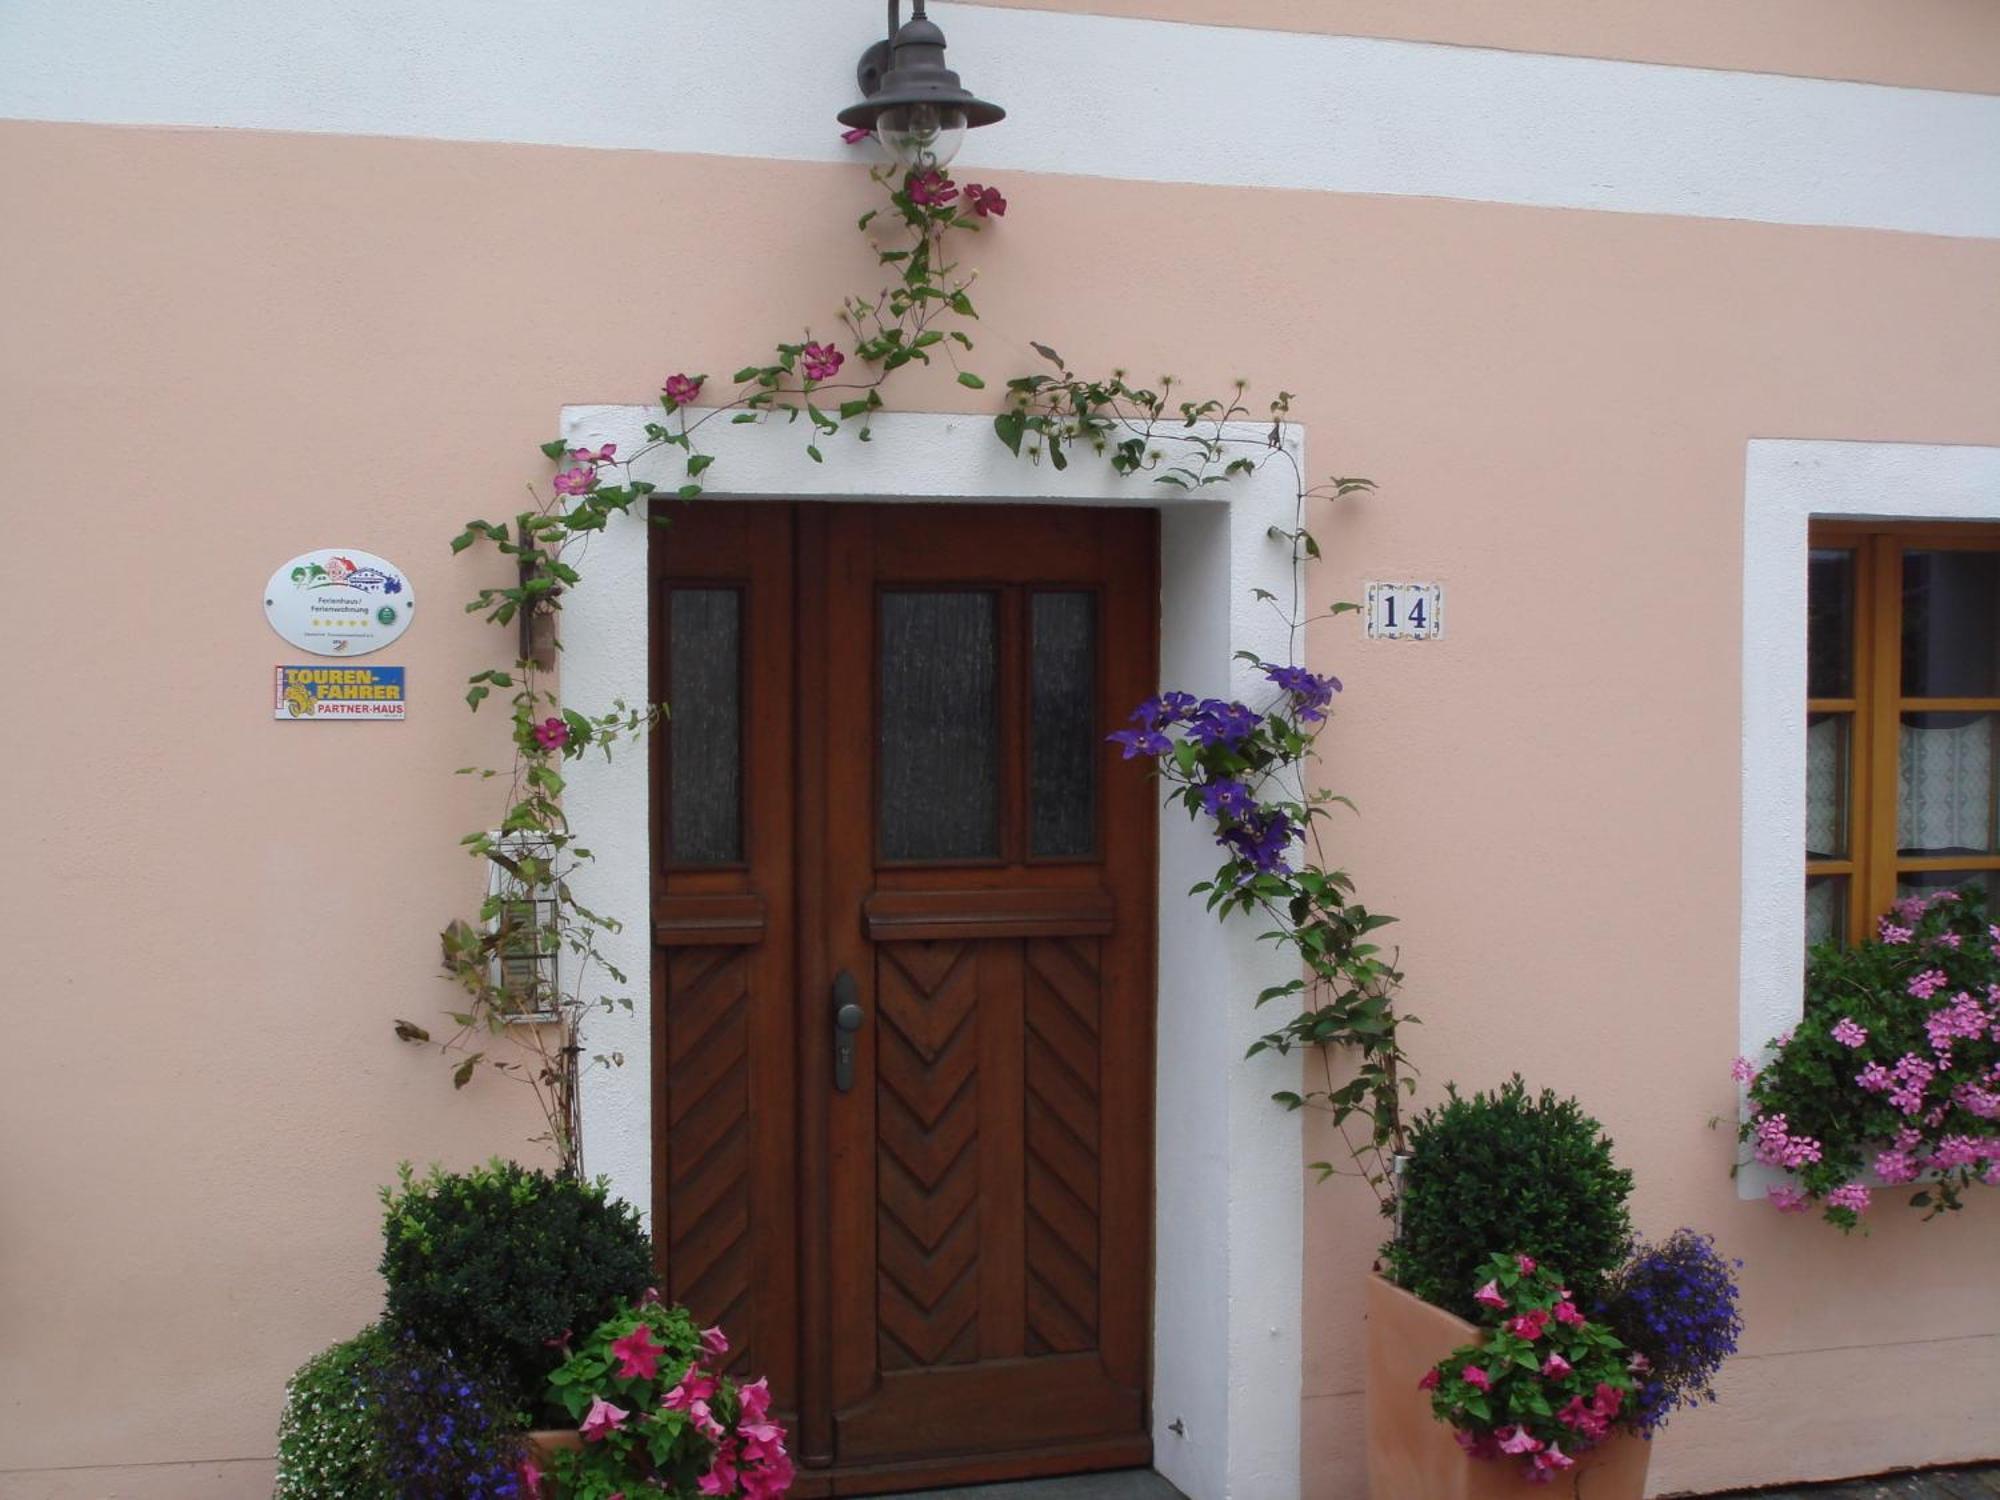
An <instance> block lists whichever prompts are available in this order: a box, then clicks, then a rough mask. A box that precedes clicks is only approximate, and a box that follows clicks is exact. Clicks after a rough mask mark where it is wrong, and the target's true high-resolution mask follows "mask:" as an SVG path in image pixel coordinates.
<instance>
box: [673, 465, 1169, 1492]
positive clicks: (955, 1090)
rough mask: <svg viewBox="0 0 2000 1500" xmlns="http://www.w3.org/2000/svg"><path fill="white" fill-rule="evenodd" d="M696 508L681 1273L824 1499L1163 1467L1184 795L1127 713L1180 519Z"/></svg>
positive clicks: (682, 580)
mask: <svg viewBox="0 0 2000 1500" xmlns="http://www.w3.org/2000/svg"><path fill="white" fill-rule="evenodd" d="M672 517H673V521H672V525H671V526H670V527H667V528H664V529H662V530H660V531H658V532H657V533H656V536H655V540H654V544H653V571H654V620H653V641H654V664H655V682H656V688H657V693H658V696H659V697H660V698H662V699H664V700H665V701H666V702H667V703H669V705H670V707H671V715H672V717H671V720H670V727H669V728H668V730H667V732H666V733H665V734H663V735H662V736H660V737H659V741H658V744H657V748H656V751H655V757H654V775H655V779H656V791H657V795H656V797H655V799H654V803H655V807H656V808H657V810H658V815H657V820H656V827H655V829H654V831H653V834H654V848H655V871H656V874H655V909H654V929H655V936H656V942H657V947H656V962H655V973H654V989H653V993H654V1005H655V1013H654V1018H653V1020H654V1025H653V1037H654V1055H653V1059H652V1063H653V1076H654V1084H655V1088H654V1122H655V1123H654V1160H655V1172H654V1176H655V1184H654V1200H653V1201H654V1219H655V1223H654V1231H655V1237H656V1242H657V1245H658V1249H659V1254H660V1259H661V1269H662V1275H663V1278H664V1280H665V1283H666V1286H667V1288H668V1289H669V1291H670V1292H671V1294H672V1295H673V1296H675V1297H676V1298H678V1299H680V1300H683V1301H685V1302H687V1303H688V1304H689V1305H690V1306H691V1307H692V1308H693V1309H694V1311H695V1312H696V1313H697V1314H698V1315H699V1316H700V1317H702V1318H703V1319H704V1320H708V1319H716V1320H719V1321H721V1322H722V1323H723V1325H724V1327H725V1328H726V1329H728V1331H729V1332H730V1333H731V1335H732V1337H733V1338H734V1339H735V1340H736V1341H737V1346H738V1353H737V1365H736V1368H737V1369H738V1370H740V1371H744V1372H765V1373H768V1374H769V1375H770V1376H771V1379H772V1386H773V1389H774V1390H775V1391H776V1392H777V1393H778V1398H779V1401H780V1403H781V1405H782V1407H783V1408H784V1409H785V1411H786V1413H787V1416H788V1420H789V1422H790V1425H791V1426H792V1430H793V1447H794V1450H795V1453H796V1455H797V1457H798V1460H799V1465H800V1471H801V1479H800V1484H799V1487H798V1489H797V1490H796V1491H795V1493H797V1494H800V1495H814V1494H819V1495H834V1494H867V1493H871V1492H874V1491H877V1490H882V1489H891V1488H898V1487H909V1486H915V1485H918V1484H924V1485H929V1484H936V1483H943V1482H959V1481H969V1480H977V1479H990V1478H1001V1477H1006V1476H1009V1475H1016V1474H1032V1473H1050V1472H1062V1471H1065V1470H1082V1469H1089V1468H1104V1467H1115V1466H1120V1465H1127V1464H1138V1463H1144V1462H1146V1461H1147V1460H1148V1459H1149V1457H1150V1446H1149V1442H1148V1439H1147V1431H1148V1427H1147V1414H1146V1390H1147V1384H1148V1331H1147V1325H1148V1318H1149V1316H1150V1306H1151V1301H1152V1250H1151V1217H1152V1112H1153V1099H1152V1077H1153V953H1154V946H1155V945H1154V933H1153V906H1154V831H1155V827H1156V819H1157V810H1156V807H1155V803H1154V795H1155V789H1154V787H1153V785H1152V783H1151V782H1150V781H1149V780H1148V779H1147V778H1146V777H1145V776H1143V775H1141V774H1139V773H1137V772H1135V771H1134V770H1133V768H1131V767H1122V768H1121V767H1120V765H1119V762H1118V758H1117V752H1116V750H1115V748H1113V747H1111V746H1109V745H1107V744H1106V742H1105V739H1104V736H1105V735H1106V734H1107V733H1108V732H1109V731H1110V729H1112V728H1113V727H1115V726H1116V725H1117V724H1119V723H1120V722H1122V720H1123V719H1124V716H1125V715H1126V713H1127V712H1129V710H1130V707H1131V705H1132V704H1133V703H1135V702H1137V701H1138V700H1139V699H1140V698H1143V697H1145V696H1146V695H1147V694H1149V693H1150V692H1152V691H1153V689H1154V684H1155V681H1156V676H1157V671H1156V658H1155V650H1156V641H1157V632H1158V609H1159V605H1158V582H1157V556H1158V532H1157V526H1156V518H1155V517H1154V516H1153V515H1152V514H1151V513H1150V512H1141V511H1097V510H1089V511H1086V510H1071V509H1062V508H1054V507H1049V508H1041V507H1034V508H1015V507H997V506H994V507H986V506H952V507H941V506H916V505H908V506H890V505H880V506H867V505H829V504H812V505H797V506H788V505H772V504H754V505H753V504H742V505H739V504H723V503H700V504H697V505H693V506H683V507H678V508H676V509H675V510H674V511H673V512H672ZM843 1012H844V1013H843ZM850 1028H851V1029H850Z"/></svg>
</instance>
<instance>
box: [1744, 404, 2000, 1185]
mask: <svg viewBox="0 0 2000 1500" xmlns="http://www.w3.org/2000/svg"><path fill="white" fill-rule="evenodd" d="M1819 516H1829V517H1840V518H1843V519H1853V518H1868V517H1882V518H1894V519H1897V520H1950V521H2000V447H1995V448H1988V447H1974V446H1969V445H1946V444H1925V443H1866V442H1823V441H1791V440H1781V439H1765V438H1758V439H1753V440H1752V441H1751V443H1750V445H1749V454H1748V458H1747V461H1746V465H1745V474H1744V486H1743V939H1742V943H1743V946H1742V950H1741V953H1740V958H1739V971H1738V972H1739V978H1740V984H1741V990H1740V1003H1739V1007H1738V1023H1737V1042H1738V1050H1739V1051H1740V1052H1742V1053H1743V1054H1744V1055H1745V1056H1748V1057H1753V1058H1754V1057H1755V1056H1757V1055H1758V1053H1759V1052H1760V1051H1761V1050H1762V1048H1763V1047H1764V1044H1765V1043H1766V1042H1768V1041H1769V1040H1770V1039H1771V1038H1772V1037H1774V1036H1777V1035H1778V1034H1780V1033H1781V1032H1783V1031H1784V1030H1785V1029H1786V1028H1787V1027H1789V1026H1791V1025H1792V1024H1794V1023H1795V1022H1796V1021H1797V1020H1798V1019H1799V1016H1800V1015H1801V1014H1802V1013H1803V1009H1804V995H1803V986H1804V980H1805V958H1804V954H1805V899H1804V892H1805V870H1806V866H1805V847H1806V828H1805V824H1806V695H1805V681H1806V550H1807V546H1806V533H1807V527H1808V525H1809V523H1810V522H1811V521H1812V520H1813V518H1814V517H1819ZM1781 1180H1783V1179H1782V1176H1781V1175H1780V1174H1777V1173H1774V1172H1773V1171H1771V1170H1770V1169H1767V1168H1762V1167H1758V1166H1756V1165H1755V1164H1754V1163H1753V1164H1752V1165H1750V1166H1748V1167H1746V1168H1745V1169H1744V1170H1743V1171H1742V1172H1740V1173H1738V1175H1737V1191H1738V1193H1739V1194H1740V1195H1741V1196H1743V1197H1745V1198H1760V1197H1762V1196H1763V1195H1764V1191H1765V1189H1766V1188H1767V1187H1769V1186H1770V1185H1771V1184H1772V1183H1774V1182H1777V1181H1781Z"/></svg>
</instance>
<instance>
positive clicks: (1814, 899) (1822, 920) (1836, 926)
mask: <svg viewBox="0 0 2000 1500" xmlns="http://www.w3.org/2000/svg"><path fill="white" fill-rule="evenodd" d="M1846 932H1847V877H1846V876H1845V875H1808V876H1807V877H1806V944H1807V946H1808V947H1810V946H1811V945H1812V944H1814V943H1837V942H1840V941H1842V939H1843V938H1844V937H1845V936H1846Z"/></svg>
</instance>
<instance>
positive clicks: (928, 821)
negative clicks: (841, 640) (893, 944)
mask: <svg viewBox="0 0 2000 1500" xmlns="http://www.w3.org/2000/svg"><path fill="white" fill-rule="evenodd" d="M998 613H999V612H998V601H997V599H996V597H995V596H994V595H993V594H991V593H975V592H971V591H962V592H955V593H936V594H926V593H903V592H896V593H886V594H883V595H882V603H881V616H882V638H881V658H880V669H879V675H880V678H881V683H882V718H881V722H880V724H879V726H878V728H877V731H876V735H877V739H876V744H877V750H878V754H877V756H876V760H877V763H878V764H879V766H880V768H881V778H882V780H881V818H882V826H881V829H880V831H879V839H880V843H881V848H882V857H883V858H884V859H991V858H994V857H997V856H998V854H999V853H1000V744H999V741H1000V705H999V695H998V686H999V680H1000V649H999V619H998Z"/></svg>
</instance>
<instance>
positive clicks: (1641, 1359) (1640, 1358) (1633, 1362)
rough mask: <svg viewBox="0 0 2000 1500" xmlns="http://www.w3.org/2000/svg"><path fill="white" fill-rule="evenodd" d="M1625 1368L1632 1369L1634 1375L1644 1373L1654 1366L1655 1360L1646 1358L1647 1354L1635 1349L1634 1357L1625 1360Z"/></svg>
mask: <svg viewBox="0 0 2000 1500" xmlns="http://www.w3.org/2000/svg"><path fill="white" fill-rule="evenodd" d="M1625 1368H1626V1369H1628V1370H1630V1371H1631V1372H1632V1373H1633V1374H1634V1375H1644V1374H1645V1373H1647V1372H1648V1371H1649V1370H1651V1369H1652V1368H1653V1362H1652V1361H1651V1360H1650V1359H1648V1358H1646V1356H1645V1355H1643V1354H1640V1353H1637V1352H1636V1351H1635V1352H1634V1353H1633V1355H1632V1357H1631V1358H1630V1359H1628V1360H1626V1361H1625Z"/></svg>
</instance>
